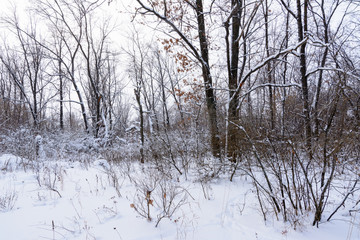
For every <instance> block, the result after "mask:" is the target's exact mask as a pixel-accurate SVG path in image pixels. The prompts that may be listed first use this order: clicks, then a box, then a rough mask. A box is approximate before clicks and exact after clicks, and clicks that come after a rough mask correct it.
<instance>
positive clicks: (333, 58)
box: [0, 0, 360, 239]
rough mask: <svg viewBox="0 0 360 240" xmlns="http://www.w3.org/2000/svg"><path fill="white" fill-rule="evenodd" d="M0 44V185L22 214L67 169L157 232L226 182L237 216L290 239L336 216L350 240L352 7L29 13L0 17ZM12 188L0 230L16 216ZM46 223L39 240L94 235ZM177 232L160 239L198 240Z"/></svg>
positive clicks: (355, 113) (356, 102)
mask: <svg viewBox="0 0 360 240" xmlns="http://www.w3.org/2000/svg"><path fill="white" fill-rule="evenodd" d="M0 33H1V44H0V168H1V170H2V176H1V177H0V182H1V181H2V184H3V185H4V186H7V185H6V181H10V180H9V179H11V178H12V177H11V176H13V174H19V172H20V173H22V174H25V173H26V174H30V175H31V176H33V178H34V179H36V181H35V180H34V181H35V182H36V184H35V185H37V186H38V188H39V189H41V191H45V193H42V194H43V197H41V196H40V195H41V194H40V195H39V194H38V195H39V197H38V201H43V202H47V201H50V200H52V201H54V199H64V198H66V196H67V193H69V192H71V191H70V190H69V191H65V190H62V189H61V187H60V182H61V184H64V183H63V182H64V181H65V182H66V178H67V177H69V176H67V173H66V172H67V170H66V169H67V168H69V166H70V165H71V166H72V165H74V164H75V163H78V165H76V164H75V165H74V166H75V167H73V166H72V167H71V168H75V169H76V168H78V171H79V177H80V178H81V174H84V175H83V176H85V175H86V176H87V174H90V172H93V174H95V175H96V180H95V178H94V175H93V176H92V177H91V176H88V177H87V178H86V181H88V179H89V181H96V183H97V184H98V181H102V180H98V178H104V179H103V181H104V182H106V181H107V183H106V184H105V183H101V184H104V186H103V185H102V187H104V189H105V185H106V186H108V187H109V188H110V187H111V188H112V190H113V191H115V194H114V195H115V196H114V198H116V199H121V200H117V201H118V202H121V201H125V200H128V202H126V204H127V205H126V207H127V208H128V210H131V211H130V213H129V215H131V214H133V216H132V217H133V218H136V217H139V218H140V219H142V220H144V219H147V220H148V222H150V225H151V224H152V226H156V227H158V226H161V224H162V223H163V222H164V224H165V219H167V220H168V221H169V222H170V223H173V224H175V225H176V224H179V223H178V221H180V220H179V219H180V218H181V217H178V216H179V214H180V213H181V212H184V211H185V210H184V209H187V208H191V204H194V202H197V201H200V200H198V199H200V198H201V199H202V200H201V201H203V200H206V201H212V200H213V201H215V202H216V199H217V197H215V196H216V193H220V192H221V191H222V190H224V189H225V188H226V186H228V184H233V185H230V186H234V187H235V189H237V190H236V191H239V192H238V195H234V200H233V201H234V202H236V201H243V200H244V199H245V198H246V196H247V195H249V197H248V200H246V201H245V200H244V203H243V205H242V206H243V207H239V208H240V209H241V210H239V209H237V210H236V209H233V210H232V211H233V212H237V213H238V214H239V216H238V217H240V215H242V212H243V211H245V210H244V209H247V208H251V209H253V210H251V211H253V212H252V214H256V215H257V216H258V217H259V219H260V220H259V221H260V222H263V223H264V224H265V225H266V223H268V222H273V221H274V222H281V224H285V225H286V226H289V229H291V231H295V232H296V231H299V229H301V228H302V227H303V226H310V227H311V226H314V227H313V229H314V230H313V231H314V232H316V231H321V230H318V229H321V228H322V226H328V225H326V224H330V223H334V224H337V222H336V219H338V218H342V217H343V218H344V219H343V220H341V221H342V222H345V223H346V225H345V227H344V229H346V230H347V229H348V228H351V229H352V231H353V232H352V233H353V235H351V234H350V230H349V232H345V233H344V232H342V230H341V229H340V228H339V229H340V230H339V232H340V233H341V234H343V235H341V236H342V237H343V239H358V238H357V237H360V229H359V222H360V219H359V217H358V216H357V215H356V214H357V213H359V211H360V195H359V189H360V185H359V179H360V169H359V167H358V166H359V161H360V65H359V64H360V57H359V52H360V2H359V1H358V0H327V1H325V0H311V1H310V0H128V1H125V0H31V1H29V2H28V3H27V4H26V6H25V7H23V8H21V7H17V6H15V5H12V6H11V7H9V8H8V9H6V10H3V11H2V12H1V17H0ZM9 156H10V157H9ZM69 164H70V165H69ZM94 166H95V167H96V168H101V169H102V170H101V171H100V172H101V173H94V171H95V170H94V169H93V167H94ZM80 173H81V174H80ZM98 174H103V175H101V176H102V177H98V176H100V175H98ZM75 175H76V174H75ZM80 178H79V179H80ZM90 178H92V180H90ZM81 179H82V180H84V179H85V177H83V178H81ZM11 181H13V180H11ZM14 181H15V180H14ZM79 181H80V180H79ZM84 181H85V180H84ZM245 183H246V186H244V185H243V186H242V187H241V188H240V187H239V186H240V185H241V184H245ZM12 184H13V185H14V186H12V187H10V191H9V188H7V187H6V188H5V189H1V188H0V195H1V196H0V219H1V218H3V217H2V214H11V212H13V211H16V209H17V208H16V206H17V203H21V202H22V201H21V199H23V198H22V197H23V194H24V192H21V191H22V190H19V189H18V188H17V187H16V186H17V185H16V184H15V183H14V182H12ZM84 184H85V185H87V184H89V188H90V189H91V188H92V187H93V186H94V185H93V184H94V182H92V183H91V184H90V183H89V182H88V183H83V185H84ZM186 184H190V185H192V184H194V186H193V187H190V185H186ZM10 185H11V184H10ZM127 185H129V186H127ZM64 186H66V185H64ZM69 186H70V185H69ZM96 186H98V185H96ZM126 186H127V187H128V188H129V189H131V190H124V189H127V188H126ZM237 187H239V189H238V188H237ZM69 188H71V187H69ZM94 188H95V187H94ZM100 188H101V187H100ZM244 188H246V189H247V191H248V192H246V193H244V191H245V190H244ZM194 189H197V190H198V191H199V192H198V193H200V195H199V196H195V195H196V194H195V195H194V191H195V190H194ZM93 190H94V189H93ZM38 191H40V190H38ZM97 191H98V190H97ZM127 191H133V192H134V193H133V194H130V195H131V196H130V195H126V192H127ZM105 192H106V191H105V190H104V194H105ZM195 192H196V191H195ZM230 192H231V191H230ZM229 194H230V193H229ZM234 194H235V193H234ZM25 195H26V194H25ZM25 195H24V196H25ZM250 195H251V196H250ZM221 196H222V195H221V193H220V198H221ZM41 199H42V200H41ZM99 201H102V200H99ZM23 202H25V200H24V201H23ZM79 202H80V201H79ZM114 202H115V200H114ZM197 203H198V204H200V203H199V202H197ZM245 203H247V204H248V205H250V204H251V205H252V204H253V205H252V207H249V206H247V204H245ZM59 204H60V203H59ZM204 204H205V203H204ZM219 204H220V205H221V204H224V203H223V202H220V203H219ZM20 205H21V204H20ZM84 205H85V203H84ZM115 205H116V204H115ZM73 206H74V204H73ZM104 206H105V205H104ZM129 206H130V207H129ZM19 208H21V207H19ZM19 208H18V209H19ZM74 208H75V206H74ZM254 209H255V210H254ZM227 210H228V209H227ZM75 211H76V209H75ZM111 211H112V214H113V211H114V209H113V208H111ZM111 211H110V210H109V209H107V213H109V212H111ZM232 211H230V212H232ZM249 211H250V210H249ZM76 212H78V211H76ZM225 212H227V211H225ZM221 214H225V215H226V214H230V213H223V212H222V213H221ZM232 214H235V213H231V214H230V215H232ZM77 215H78V217H79V219H82V218H81V217H80V214H79V213H77ZM113 215H114V216H115V215H116V214H113ZM113 215H112V216H113ZM184 215H185V214H184ZM194 215H195V214H194ZM3 216H5V215H3ZM175 216H176V217H178V218H176V217H175ZM187 216H188V214H187ZM4 218H5V217H4ZM97 218H99V215H97ZM100 218H101V217H100ZM100 218H99V222H101V221H100ZM175 218H176V219H178V220H174V219H175ZM79 219H78V220H79ZM104 219H105V217H104ZM184 219H185V218H184ZM234 219H235V217H234ZM48 220H49V221H50V219H48ZM4 221H5V220H4ZM51 221H52V222H51ZM51 221H50V222H48V223H46V224H45V225H46V226H48V227H49V229H50V230H49V232H50V233H51V234H52V235H51V236H50V237H47V239H68V238H71V239H72V237H74V236H76V237H78V238H76V237H74V238H76V239H85V238H84V237H85V236H86V239H97V238H101V236H102V235H101V234H100V235H96V234H95V233H92V232H91V231H92V230H91V227H89V228H88V226H85V227H79V229H78V230H76V231H75V230H74V231H70V230H66V228H65V227H64V226H62V228H61V229H62V230H61V231H60V230H59V231H60V232H61V233H59V232H57V231H55V230H54V229H56V228H57V227H59V226H57V225H56V223H57V222H58V221H56V222H55V223H54V221H55V220H54V219H53V220H51ZM186 221H188V220H186ZM199 221H200V220H199ZM224 221H225V220H224ZM229 221H230V220H229ZM234 221H235V220H234ZM334 221H335V222H334ZM0 222H1V220H0ZM79 222H80V220H79ZM184 222H185V220H184ZM230 222H231V221H230ZM142 224H144V223H142ZM145 224H149V223H146V222H145ZM166 224H169V223H166ZM273 224H277V223H273ZM129 226H130V225H129ZM349 226H351V227H349ZM194 228H195V227H194ZM311 228H312V227H311ZM51 229H52V230H51ZM64 229H65V230H64ZM84 229H85V230H84ZM114 229H115V230H116V228H115V227H114ZM185 229H186V228H185V227H184V229H183V235H181V234H179V227H178V232H177V235H176V237H174V236H175V235H170V236H168V238H166V237H165V238H166V239H175V238H176V239H205V238H202V237H199V236H203V237H204V236H205V235H201V234H200V235H196V234H195V233H194V234H195V235H193V236H190V235H186V234H185V232H186V231H188V230H185ZM354 229H355V230H354ZM1 231H2V230H1V228H0V232H1ZM116 231H117V230H116ZM149 231H152V230H149ZM194 231H195V230H194ZM233 231H234V232H235V233H236V231H235V230H233ZM288 231H290V230H281V231H280V232H281V233H279V235H274V237H273V238H266V237H259V239H285V238H281V237H284V236H285V237H286V235H287V234H288ZM75 232H77V233H76V234H75ZM112 232H114V230H112ZM354 232H356V234H357V235H356V234H355V233H354ZM66 234H71V235H66ZM77 234H78V235H77ZM82 234H83V235H82ZM84 234H85V235H84ZM117 234H118V236H116V238H115V237H114V238H113V237H109V236H108V237H105V239H160V237H159V236H156V237H155V236H154V237H153V238H140V237H139V238H136V237H134V236H132V237H130V236H128V237H124V238H122V237H121V236H126V235H122V234H123V233H119V232H117ZM174 234H176V231H175V233H174ZM184 234H185V235H184ZM289 234H290V233H289ZM95 235H96V236H95ZM9 236H11V235H9ZM220 236H221V235H220ZM235 236H236V235H234V236H232V237H231V236H228V239H238V238H236V237H235ZM312 236H316V235H312ZM339 236H340V235H339ZM345 236H347V238H345ZM191 237H192V238H191ZM9 239H11V238H9ZM18 239H23V238H18ZM24 239H25V238H24ZM206 239H212V238H206ZM214 239H220V238H219V237H217V238H214ZM244 239H258V236H257V235H256V238H255V235H251V236H250V235H249V236H247V237H245V238H244ZM286 239H287V238H286ZM289 239H307V238H305V237H304V236H302V237H301V236H300V237H298V236H297V237H295V235H290V236H289ZM327 239H328V238H327ZM334 239H336V238H334Z"/></svg>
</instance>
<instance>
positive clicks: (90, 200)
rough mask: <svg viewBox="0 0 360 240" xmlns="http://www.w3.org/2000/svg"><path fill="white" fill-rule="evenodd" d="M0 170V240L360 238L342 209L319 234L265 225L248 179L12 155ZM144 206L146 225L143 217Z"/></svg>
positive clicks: (358, 222)
mask: <svg viewBox="0 0 360 240" xmlns="http://www.w3.org/2000/svg"><path fill="white" fill-rule="evenodd" d="M0 171H1V173H0V239H4V240H31V239H34V240H35V239H36V240H37V239H105V240H107V239H109V240H113V239H123V240H130V239H134V240H135V239H137V240H140V239H143V240H149V239H169V240H170V239H206V240H211V239H244V240H247V239H256V240H257V239H259V240H260V239H262V240H265V239H266V240H271V239H274V240H277V239H280V240H281V239H291V240H305V239H317V240H321V239H326V240H339V239H353V240H355V239H360V217H359V216H358V214H356V212H354V213H352V214H351V215H350V214H349V213H348V211H345V210H344V211H343V212H339V213H338V214H337V216H336V217H335V218H333V220H331V221H330V222H324V223H321V224H320V225H319V228H316V227H312V226H311V225H310V223H311V216H309V220H307V219H303V221H302V222H303V223H301V224H300V225H299V226H297V229H296V230H294V229H293V227H292V226H290V225H289V224H288V223H283V222H282V221H278V220H276V219H275V217H274V219H267V221H266V222H264V220H263V217H262V214H261V212H260V210H259V207H258V202H257V200H256V196H255V194H254V193H253V186H252V184H251V182H250V181H249V179H247V178H246V177H245V176H238V177H235V178H234V180H233V182H230V181H229V180H228V178H227V179H225V178H223V179H222V178H220V179H216V180H213V181H212V182H211V183H204V182H203V183H200V182H199V181H196V179H195V178H193V177H192V176H191V175H188V176H187V179H185V177H182V178H176V179H173V180H167V181H163V179H162V178H161V177H159V176H157V175H156V172H155V171H152V170H151V168H150V167H149V168H147V167H146V166H145V167H144V166H139V165H138V164H136V163H131V162H127V163H125V162H124V163H120V164H117V165H110V164H109V163H108V162H107V161H106V160H103V159H99V160H97V161H93V162H89V163H84V162H82V163H80V162H76V161H74V162H61V161H60V160H57V161H55V160H54V161H43V162H41V163H38V162H26V160H24V159H21V158H18V157H16V156H14V155H10V154H3V155H1V156H0ZM154 186H156V187H155V189H154V190H153V192H151V193H150V194H149V195H147V194H146V193H145V189H146V188H148V190H149V189H151V188H154ZM151 190H152V189H151ZM172 197H173V202H171V204H170V199H172ZM162 206H165V209H169V210H170V211H168V213H169V214H167V215H166V214H165V213H164V211H163V210H162V209H163V208H162ZM147 207H149V210H150V216H151V221H150V220H147V219H146V218H145V217H142V216H141V211H142V209H143V210H145V211H147ZM166 207H168V208H166ZM136 210H138V211H136ZM139 212H140V213H139ZM161 216H165V217H164V218H162V219H161V221H160V222H159V224H158V226H157V227H155V225H156V224H157V221H158V219H159V217H161Z"/></svg>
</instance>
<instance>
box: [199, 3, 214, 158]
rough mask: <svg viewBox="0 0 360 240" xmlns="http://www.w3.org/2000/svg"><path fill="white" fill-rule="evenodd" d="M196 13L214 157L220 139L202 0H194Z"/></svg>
mask: <svg viewBox="0 0 360 240" xmlns="http://www.w3.org/2000/svg"><path fill="white" fill-rule="evenodd" d="M196 15H197V23H198V34H199V41H200V51H201V58H202V74H203V79H204V85H205V96H206V106H207V110H208V115H209V122H210V135H211V136H210V140H211V150H212V154H213V156H215V157H220V139H219V130H218V126H217V112H216V97H215V93H214V88H213V82H212V76H211V72H210V65H209V50H208V42H207V36H206V30H205V18H204V11H203V3H202V0H196Z"/></svg>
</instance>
